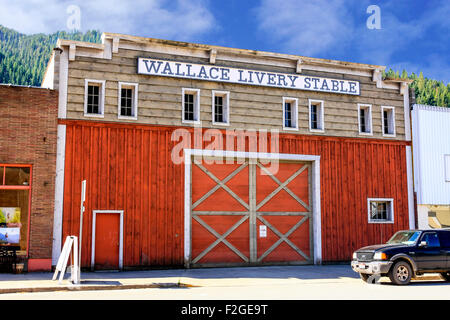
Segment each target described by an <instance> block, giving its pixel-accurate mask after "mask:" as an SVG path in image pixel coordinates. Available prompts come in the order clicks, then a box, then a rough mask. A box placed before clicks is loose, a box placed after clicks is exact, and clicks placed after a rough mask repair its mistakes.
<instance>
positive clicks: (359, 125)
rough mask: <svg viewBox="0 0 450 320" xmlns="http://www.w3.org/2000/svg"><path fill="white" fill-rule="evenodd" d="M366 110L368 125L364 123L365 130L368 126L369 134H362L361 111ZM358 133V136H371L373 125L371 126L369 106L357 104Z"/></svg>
mask: <svg viewBox="0 0 450 320" xmlns="http://www.w3.org/2000/svg"><path fill="white" fill-rule="evenodd" d="M362 108H364V109H368V124H367V123H366V128H367V126H369V129H370V130H369V132H367V131H366V132H362V131H361V109H362ZM358 132H359V134H360V135H363V136H371V135H373V124H372V105H371V104H364V103H358Z"/></svg>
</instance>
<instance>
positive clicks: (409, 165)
mask: <svg viewBox="0 0 450 320" xmlns="http://www.w3.org/2000/svg"><path fill="white" fill-rule="evenodd" d="M412 153H413V152H412V150H411V146H406V179H407V183H408V216H409V228H410V229H415V228H416V219H415V207H414V175H413V158H412Z"/></svg>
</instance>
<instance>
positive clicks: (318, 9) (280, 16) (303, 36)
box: [256, 0, 354, 56]
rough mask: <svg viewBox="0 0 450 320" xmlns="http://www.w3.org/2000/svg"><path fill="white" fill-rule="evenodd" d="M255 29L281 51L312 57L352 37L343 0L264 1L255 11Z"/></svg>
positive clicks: (344, 42)
mask: <svg viewBox="0 0 450 320" xmlns="http://www.w3.org/2000/svg"><path fill="white" fill-rule="evenodd" d="M256 14H257V17H258V21H259V29H260V30H261V31H263V32H264V34H265V35H267V36H268V37H269V38H270V40H272V41H275V42H277V43H280V44H281V46H282V49H283V50H287V51H289V52H290V53H296V54H298V55H303V56H314V55H317V54H320V53H323V52H324V51H325V50H327V49H329V48H332V47H336V46H337V45H343V44H346V43H348V42H349V41H351V39H352V37H353V33H352V30H353V28H354V26H353V22H352V21H353V20H352V19H351V16H350V12H349V11H348V6H347V5H346V4H345V2H344V0H337V1H328V0H304V1H296V0H284V1H277V0H264V1H262V4H261V5H260V6H259V7H258V8H257V9H256Z"/></svg>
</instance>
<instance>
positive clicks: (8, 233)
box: [0, 164, 32, 254]
mask: <svg viewBox="0 0 450 320" xmlns="http://www.w3.org/2000/svg"><path fill="white" fill-rule="evenodd" d="M31 171H32V168H31V165H12V164H11V165H10V164H6V165H3V164H0V247H4V246H6V247H13V248H14V249H16V250H19V252H18V254H26V250H27V245H28V222H29V208H30V197H31V173H32V172H31Z"/></svg>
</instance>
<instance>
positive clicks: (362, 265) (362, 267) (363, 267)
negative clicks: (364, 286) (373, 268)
mask: <svg viewBox="0 0 450 320" xmlns="http://www.w3.org/2000/svg"><path fill="white" fill-rule="evenodd" d="M358 268H361V269H365V268H366V265H365V264H364V263H360V264H358Z"/></svg>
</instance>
